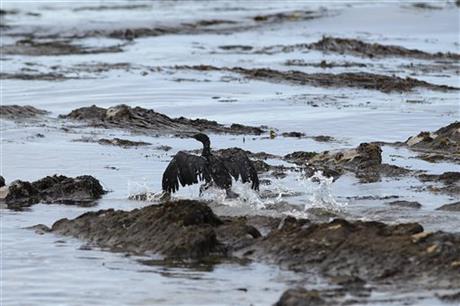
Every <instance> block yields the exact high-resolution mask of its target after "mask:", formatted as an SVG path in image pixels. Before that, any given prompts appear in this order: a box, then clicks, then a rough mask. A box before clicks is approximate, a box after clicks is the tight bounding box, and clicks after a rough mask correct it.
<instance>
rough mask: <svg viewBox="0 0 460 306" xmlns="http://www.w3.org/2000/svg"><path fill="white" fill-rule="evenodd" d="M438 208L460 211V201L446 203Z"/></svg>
mask: <svg viewBox="0 0 460 306" xmlns="http://www.w3.org/2000/svg"><path fill="white" fill-rule="evenodd" d="M436 210H445V211H460V202H455V203H450V204H444V205H442V206H441V207H438V208H436Z"/></svg>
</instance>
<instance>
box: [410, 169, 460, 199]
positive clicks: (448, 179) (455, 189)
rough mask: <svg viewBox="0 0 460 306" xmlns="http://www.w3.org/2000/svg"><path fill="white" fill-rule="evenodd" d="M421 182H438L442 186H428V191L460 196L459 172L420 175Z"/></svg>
mask: <svg viewBox="0 0 460 306" xmlns="http://www.w3.org/2000/svg"><path fill="white" fill-rule="evenodd" d="M418 178H419V179H420V180H421V181H422V182H439V183H442V186H439V185H438V186H433V185H429V186H428V187H427V189H428V190H430V191H432V192H442V193H446V194H450V195H458V194H460V172H444V173H442V174H420V175H419V176H418Z"/></svg>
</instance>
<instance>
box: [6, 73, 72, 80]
mask: <svg viewBox="0 0 460 306" xmlns="http://www.w3.org/2000/svg"><path fill="white" fill-rule="evenodd" d="M78 78H79V77H70V76H66V75H64V74H61V73H54V72H49V73H23V72H15V73H0V80H24V81H64V80H71V79H78Z"/></svg>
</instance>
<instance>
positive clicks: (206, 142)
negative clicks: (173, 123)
mask: <svg viewBox="0 0 460 306" xmlns="http://www.w3.org/2000/svg"><path fill="white" fill-rule="evenodd" d="M192 138H195V139H196V140H198V141H199V142H201V143H202V144H204V145H209V144H210V141H209V137H208V136H207V135H206V134H203V133H198V134H195V135H193V136H192Z"/></svg>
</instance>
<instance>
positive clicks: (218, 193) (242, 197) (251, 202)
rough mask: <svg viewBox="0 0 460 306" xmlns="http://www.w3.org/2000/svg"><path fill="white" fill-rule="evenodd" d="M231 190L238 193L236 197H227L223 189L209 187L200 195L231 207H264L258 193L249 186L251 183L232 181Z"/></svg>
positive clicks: (202, 197)
mask: <svg viewBox="0 0 460 306" xmlns="http://www.w3.org/2000/svg"><path fill="white" fill-rule="evenodd" d="M232 191H233V192H235V193H237V194H238V195H239V197H238V198H235V199H229V198H227V194H226V192H225V190H223V189H220V188H217V187H210V188H208V189H207V190H206V191H204V192H203V194H202V195H201V199H205V200H211V201H214V202H217V203H221V204H224V205H228V206H232V207H247V208H250V209H264V208H265V203H264V201H263V200H262V199H261V198H260V196H259V194H258V193H257V192H256V191H254V190H253V189H252V188H251V183H245V184H244V183H241V182H240V181H233V183H232Z"/></svg>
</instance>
